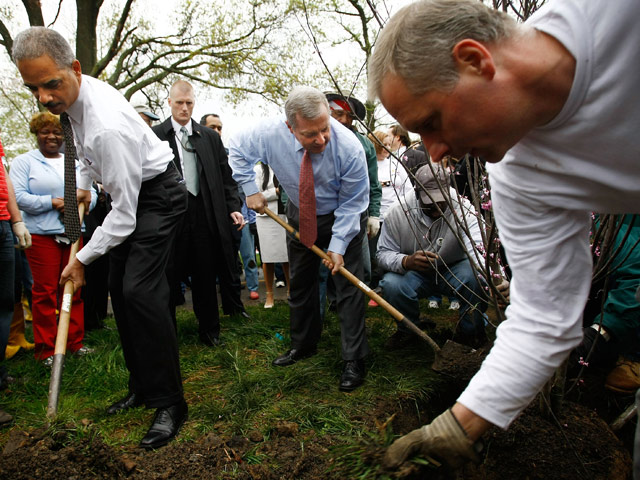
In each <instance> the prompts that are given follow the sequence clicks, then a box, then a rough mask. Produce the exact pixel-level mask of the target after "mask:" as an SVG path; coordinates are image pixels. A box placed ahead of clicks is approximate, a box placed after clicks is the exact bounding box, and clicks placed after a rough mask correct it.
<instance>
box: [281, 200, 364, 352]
mask: <svg viewBox="0 0 640 480" xmlns="http://www.w3.org/2000/svg"><path fill="white" fill-rule="evenodd" d="M287 217H288V220H289V224H290V225H292V226H293V228H295V229H296V230H299V223H298V218H299V214H298V207H296V206H295V205H294V204H293V203H292V202H289V203H288V204H287ZM333 221H334V215H333V213H331V214H327V215H318V216H317V225H318V238H317V240H316V243H315V244H316V246H318V247H319V248H321V249H326V248H327V247H328V246H329V242H330V240H331V228H332V227H333ZM366 231H367V215H366V212H365V213H363V214H362V216H361V218H360V231H359V232H358V234H357V235H356V236H355V237H354V238H353V240H351V242H350V243H349V246H348V247H347V250H346V252H345V253H344V256H343V257H344V267H345V268H346V269H347V270H349V271H350V272H351V273H353V274H354V275H355V276H356V277H358V278H362V275H363V265H362V242H363V240H364V238H365V235H366ZM287 249H288V252H289V269H290V276H291V287H290V293H291V295H290V300H289V307H290V322H291V348H296V349H309V348H315V346H316V345H317V344H318V342H319V341H320V334H321V332H322V320H321V318H320V305H319V298H320V296H319V292H318V269H319V267H320V261H321V260H320V257H318V256H317V255H316V254H315V253H313V252H312V251H311V250H310V249H308V248H307V247H305V246H304V245H302V243H300V242H299V241H298V240H296V239H294V238H292V237H290V236H287ZM333 281H334V283H335V286H336V297H337V299H336V300H337V310H338V318H339V319H340V329H341V333H342V335H341V339H342V341H341V347H342V358H343V360H360V359H362V358H364V357H365V356H366V355H367V354H368V353H369V345H368V343H367V335H366V329H365V321H364V313H365V301H364V293H362V292H361V291H360V290H358V288H357V287H356V286H355V285H353V284H352V283H351V282H349V281H348V280H347V279H346V278H344V277H343V276H342V275H341V274H336V275H334V276H333Z"/></svg>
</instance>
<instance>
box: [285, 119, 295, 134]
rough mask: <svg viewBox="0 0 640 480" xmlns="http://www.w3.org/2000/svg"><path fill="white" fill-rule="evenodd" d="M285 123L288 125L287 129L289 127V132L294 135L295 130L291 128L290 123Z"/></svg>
mask: <svg viewBox="0 0 640 480" xmlns="http://www.w3.org/2000/svg"><path fill="white" fill-rule="evenodd" d="M284 123H286V124H287V127H289V131H290V132H291V133H293V128H291V125H289V122H288V121H285V122H284ZM294 135H295V134H294Z"/></svg>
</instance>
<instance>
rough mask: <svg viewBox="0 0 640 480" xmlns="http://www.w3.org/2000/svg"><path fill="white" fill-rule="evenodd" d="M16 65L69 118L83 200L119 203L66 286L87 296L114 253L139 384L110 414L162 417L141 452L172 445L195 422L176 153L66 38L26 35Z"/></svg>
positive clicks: (122, 325)
mask: <svg viewBox="0 0 640 480" xmlns="http://www.w3.org/2000/svg"><path fill="white" fill-rule="evenodd" d="M13 59H14V62H15V63H16V65H17V66H18V70H19V71H20V74H21V75H22V79H23V81H24V84H25V86H26V87H27V88H28V89H29V90H31V92H32V93H33V95H34V96H35V97H36V99H37V100H38V101H39V102H40V103H42V105H44V106H45V107H46V108H47V109H48V110H49V111H50V112H51V113H53V114H56V115H58V114H62V113H63V112H66V114H67V115H68V118H69V121H70V125H71V127H72V129H73V137H74V138H73V141H74V143H75V146H76V150H77V155H78V158H79V159H80V162H81V170H80V172H81V177H82V178H81V180H80V182H79V185H78V187H79V188H78V191H77V192H78V194H77V195H78V201H79V202H86V201H88V199H90V191H89V190H90V188H91V182H92V180H95V181H96V182H98V183H101V184H102V185H103V186H104V189H105V190H106V191H107V192H108V193H109V194H110V195H111V197H112V200H113V201H112V210H111V211H110V212H109V214H108V215H107V216H106V218H105V219H104V222H103V224H102V226H100V227H98V228H97V229H96V231H95V232H94V234H93V237H92V238H91V240H90V241H89V242H88V243H87V244H86V245H85V246H84V248H82V250H80V252H78V255H77V256H76V258H75V260H73V261H72V262H70V263H69V265H67V267H66V268H65V269H64V271H63V272H62V275H61V278H60V282H61V283H65V282H66V281H68V280H72V281H73V283H74V286H75V288H79V287H80V286H82V285H83V284H84V266H85V265H87V264H89V263H91V262H92V261H94V260H95V259H97V258H98V257H100V256H101V255H104V254H105V253H107V252H109V254H110V276H109V289H110V291H111V302H112V305H113V311H114V314H115V318H116V323H117V325H118V332H119V333H120V340H121V342H122V350H123V352H124V357H125V361H126V364H127V368H128V369H129V372H130V377H129V393H128V395H127V396H126V397H124V398H123V399H122V400H120V401H118V402H115V403H114V404H113V405H111V406H110V407H109V409H108V410H107V412H108V413H110V414H113V413H117V412H119V411H122V410H126V409H128V408H132V407H136V406H140V405H142V404H144V405H146V406H147V408H155V409H156V414H155V417H154V420H153V423H152V425H151V428H150V429H149V431H148V432H147V434H146V436H145V437H144V438H143V439H142V441H141V443H140V446H141V447H143V448H157V447H160V446H163V445H165V444H166V443H168V442H169V441H170V440H171V439H172V438H173V437H174V436H175V435H176V434H177V433H178V430H179V429H180V427H181V425H182V424H183V423H184V421H185V420H186V418H187V404H186V403H185V401H184V397H183V392H182V379H181V376H180V363H179V361H178V345H177V339H176V332H175V328H174V326H173V322H172V320H171V315H170V312H169V303H168V300H169V285H168V283H167V280H166V276H165V267H166V263H167V258H168V255H169V251H170V249H171V247H172V244H173V240H174V236H175V228H176V225H177V223H176V222H177V218H178V217H179V216H180V215H182V214H183V213H184V211H185V208H186V199H187V197H186V188H185V186H184V184H183V182H182V181H181V177H180V175H179V173H178V171H177V170H176V169H175V167H174V165H173V162H172V159H173V154H172V152H171V149H170V148H169V145H168V144H167V143H166V142H161V141H160V140H159V139H158V138H157V137H156V136H155V135H154V134H153V132H152V131H151V129H150V128H149V127H148V126H147V125H146V124H145V123H144V122H143V120H142V119H141V118H140V116H139V115H138V113H137V112H136V111H135V109H134V108H133V107H132V106H131V105H130V104H129V102H127V100H126V99H125V98H124V97H123V96H122V95H121V94H120V93H118V92H117V91H116V90H115V89H113V88H112V87H111V86H109V85H107V84H105V83H103V82H100V81H98V80H96V79H94V78H92V77H88V76H84V75H82V71H81V67H80V63H79V62H78V60H77V59H75V57H74V55H73V52H72V50H71V48H70V47H69V44H68V43H67V42H66V41H65V40H64V38H63V37H62V36H61V35H60V34H58V33H57V32H55V31H53V30H50V29H46V28H44V27H33V28H30V29H27V30H25V31H23V32H21V33H20V34H19V35H18V36H17V37H16V38H15V40H14V45H13ZM69 140H71V139H69Z"/></svg>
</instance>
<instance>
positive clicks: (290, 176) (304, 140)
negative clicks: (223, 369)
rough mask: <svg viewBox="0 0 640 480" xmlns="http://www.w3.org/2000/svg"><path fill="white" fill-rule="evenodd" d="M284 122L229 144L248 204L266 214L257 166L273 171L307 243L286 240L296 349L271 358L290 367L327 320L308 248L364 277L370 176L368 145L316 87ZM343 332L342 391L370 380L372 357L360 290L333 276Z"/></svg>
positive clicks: (297, 96)
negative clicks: (369, 358)
mask: <svg viewBox="0 0 640 480" xmlns="http://www.w3.org/2000/svg"><path fill="white" fill-rule="evenodd" d="M284 108H285V115H286V118H282V117H277V118H271V119H267V120H265V121H262V122H260V123H259V124H258V125H256V126H254V127H253V128H250V129H247V130H245V131H244V132H242V133H240V134H238V135H236V136H235V137H233V138H232V139H231V142H230V144H229V164H230V165H231V168H232V169H233V171H234V173H233V178H234V179H235V180H236V182H238V185H240V186H241V187H242V189H243V190H244V193H245V194H246V197H247V206H248V207H249V208H252V209H253V210H255V211H257V212H258V213H263V212H264V208H265V207H266V205H267V203H266V201H265V198H264V196H263V195H262V193H260V192H259V189H258V187H257V185H256V184H255V175H254V173H253V166H254V165H255V164H256V162H258V161H260V162H263V163H266V164H268V165H270V166H271V168H272V169H273V171H274V172H275V175H276V176H277V177H278V180H279V181H280V185H281V186H282V187H283V188H284V190H285V191H286V192H287V194H288V195H289V203H288V204H287V218H288V221H289V223H290V224H291V225H292V226H293V227H294V228H296V229H297V230H299V231H300V238H301V241H300V242H298V241H297V240H295V239H292V238H289V237H288V238H287V248H288V252H289V265H290V269H291V295H290V300H289V307H290V312H291V314H290V322H291V348H290V349H289V350H288V351H287V352H286V353H284V354H283V355H280V356H279V357H277V358H276V359H275V360H274V361H273V365H274V366H281V367H286V366H289V365H292V364H294V363H296V362H297V361H298V360H301V359H303V358H307V357H310V356H312V355H314V354H315V353H316V351H317V344H318V341H319V340H320V334H321V331H322V322H321V319H320V307H319V304H318V302H319V296H318V267H319V263H320V259H319V257H318V256H316V254H314V253H313V252H312V251H311V250H309V248H308V247H310V246H311V245H313V244H314V243H315V245H317V246H318V247H319V248H326V249H328V251H327V253H328V255H329V257H330V258H331V263H329V262H325V264H326V265H327V266H328V267H329V268H330V269H331V273H332V274H333V275H335V274H336V273H338V271H339V269H340V267H341V266H344V267H345V268H347V269H348V270H349V271H351V272H352V273H353V274H354V275H356V276H357V277H359V278H362V275H363V264H362V254H361V252H362V242H363V240H364V237H365V233H366V226H367V213H366V212H367V208H368V206H369V177H368V173H367V162H366V159H365V153H364V150H363V148H362V145H361V144H360V142H359V141H358V139H357V138H356V137H355V136H354V135H353V133H351V132H350V131H349V130H348V129H346V128H345V127H344V126H342V125H341V124H340V123H339V122H338V121H336V120H334V119H333V118H331V116H330V111H329V104H328V102H327V100H326V98H325V96H324V94H323V93H322V92H321V91H319V90H317V89H315V88H311V87H296V88H294V89H293V90H292V91H291V93H290V94H289V97H288V98H287V101H286V102H285V106H284ZM334 281H335V282H336V290H337V293H338V298H337V304H338V317H339V318H340V325H341V331H342V358H343V360H344V366H343V370H342V375H341V378H340V390H342V391H351V390H354V389H355V388H357V387H358V386H360V385H361V384H362V382H363V381H364V376H365V365H364V357H365V356H366V355H367V353H368V352H369V347H368V344H367V338H366V332H365V322H364V312H365V302H364V297H363V294H362V292H360V291H359V290H358V289H357V288H356V287H355V286H354V285H352V284H351V283H350V282H349V281H347V280H346V279H345V278H344V277H342V276H341V275H336V276H335V277H334Z"/></svg>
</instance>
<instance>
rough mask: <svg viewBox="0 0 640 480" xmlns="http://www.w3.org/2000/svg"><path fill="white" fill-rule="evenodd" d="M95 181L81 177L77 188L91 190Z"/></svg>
mask: <svg viewBox="0 0 640 480" xmlns="http://www.w3.org/2000/svg"><path fill="white" fill-rule="evenodd" d="M92 183H93V180H92V179H91V177H88V176H85V175H80V180H79V181H78V185H77V187H78V188H79V189H81V190H91V185H92Z"/></svg>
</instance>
